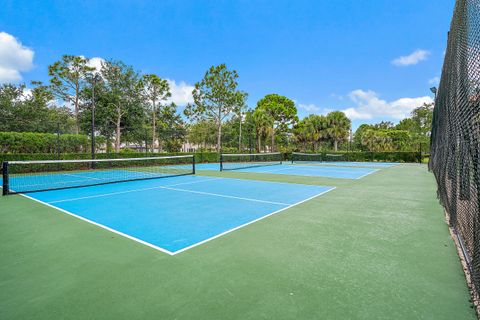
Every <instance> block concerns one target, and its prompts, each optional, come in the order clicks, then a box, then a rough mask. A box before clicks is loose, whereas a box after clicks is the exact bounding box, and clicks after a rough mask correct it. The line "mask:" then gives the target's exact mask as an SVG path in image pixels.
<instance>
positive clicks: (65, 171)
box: [2, 155, 195, 195]
mask: <svg viewBox="0 0 480 320" xmlns="http://www.w3.org/2000/svg"><path fill="white" fill-rule="evenodd" d="M2 169H3V170H2V171H3V173H2V180H3V181H2V186H3V192H2V193H3V195H7V194H13V193H27V192H36V191H46V190H56V189H66V188H77V187H86V186H93V185H100V184H107V183H117V182H125V181H133V180H145V179H156V178H164V177H172V176H179V175H186V174H194V173H195V158H194V156H193V155H186V156H167V157H146V158H127V159H95V160H40V161H9V162H3V166H2Z"/></svg>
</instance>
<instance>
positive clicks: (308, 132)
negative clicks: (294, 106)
mask: <svg viewBox="0 0 480 320" xmlns="http://www.w3.org/2000/svg"><path fill="white" fill-rule="evenodd" d="M304 122H305V127H304V130H305V136H306V138H307V140H308V141H310V143H311V144H312V146H313V151H314V152H316V151H317V150H318V149H317V147H318V144H319V143H320V142H321V141H322V140H324V139H326V138H327V137H328V134H329V132H328V121H327V118H326V117H325V116H322V115H316V114H311V115H309V116H308V117H307V118H305V119H304Z"/></svg>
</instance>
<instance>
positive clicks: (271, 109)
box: [257, 94, 298, 151]
mask: <svg viewBox="0 0 480 320" xmlns="http://www.w3.org/2000/svg"><path fill="white" fill-rule="evenodd" d="M257 109H263V110H264V111H265V112H266V113H267V114H268V115H270V117H271V119H272V120H273V122H272V134H271V139H272V143H271V146H272V151H274V150H275V134H276V133H277V131H279V130H282V131H286V130H288V128H289V127H290V126H291V125H293V124H294V123H295V122H296V121H298V117H297V108H296V107H295V102H293V101H292V100H290V99H288V98H287V97H285V96H281V95H278V94H267V95H266V96H265V97H263V98H262V99H260V100H259V101H258V102H257Z"/></svg>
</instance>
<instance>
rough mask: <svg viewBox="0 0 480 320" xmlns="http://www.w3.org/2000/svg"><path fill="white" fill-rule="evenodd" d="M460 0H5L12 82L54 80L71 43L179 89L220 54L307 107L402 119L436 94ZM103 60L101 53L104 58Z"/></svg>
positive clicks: (0, 72)
mask: <svg viewBox="0 0 480 320" xmlns="http://www.w3.org/2000/svg"><path fill="white" fill-rule="evenodd" d="M453 6H454V0H436V1H427V0H420V1H419V0H401V1H393V0H335V1H332V0H317V1H118V0H117V1H81V2H75V1H23V0H2V10H0V32H2V33H0V82H3V83H5V82H26V83H28V82H29V81H31V80H43V81H47V80H48V76H47V67H48V65H49V64H51V63H53V62H54V61H56V60H58V59H59V58H60V57H61V55H62V54H75V55H83V56H85V57H88V58H102V59H119V60H122V61H124V62H126V63H128V64H131V65H133V66H134V67H135V69H137V70H138V71H140V72H143V73H156V74H158V75H159V76H161V77H163V78H167V79H170V80H171V82H170V83H171V85H172V89H173V91H174V92H173V93H174V95H173V96H174V98H173V99H174V100H175V101H176V102H177V103H178V104H180V105H182V104H185V102H187V101H189V100H190V99H191V97H190V93H189V91H190V90H191V86H192V85H193V84H194V83H195V82H197V81H198V80H200V79H201V78H202V76H203V74H204V72H205V70H206V69H207V68H208V67H209V66H211V65H217V64H220V63H226V64H227V66H228V67H230V68H233V69H236V70H237V71H238V73H239V75H240V78H239V84H240V88H241V89H242V90H244V91H246V92H248V93H249V99H248V104H249V106H251V107H254V106H255V104H256V101H258V100H259V99H260V98H261V97H263V96H264V95H265V94H268V93H278V94H282V95H285V96H287V97H289V98H291V99H293V100H295V101H296V103H297V107H298V110H299V115H300V116H305V115H308V114H309V113H326V112H328V111H330V110H344V111H345V112H346V113H347V115H348V116H349V117H350V118H352V120H353V124H354V128H355V127H357V126H358V125H359V124H360V123H375V122H378V121H381V120H389V121H393V122H398V121H399V120H400V119H401V118H403V117H405V116H406V115H407V114H408V113H409V112H410V111H411V110H412V109H413V108H414V107H416V106H419V105H421V104H422V103H423V102H428V101H430V100H431V93H430V92H429V88H430V87H431V86H432V85H436V81H437V80H436V79H437V77H439V76H440V73H441V67H442V62H443V55H444V51H445V46H446V36H447V31H448V29H449V24H450V19H451V15H452V12H453ZM93 61H97V62H98V61H99V60H98V59H96V60H93Z"/></svg>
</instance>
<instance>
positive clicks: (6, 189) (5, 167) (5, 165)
mask: <svg viewBox="0 0 480 320" xmlns="http://www.w3.org/2000/svg"><path fill="white" fill-rule="evenodd" d="M2 178H3V185H2V187H3V189H2V194H3V195H4V196H6V195H7V194H8V192H9V189H10V185H9V181H8V161H4V162H3V164H2Z"/></svg>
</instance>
